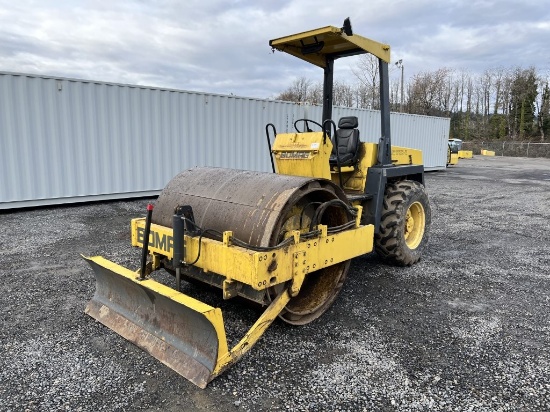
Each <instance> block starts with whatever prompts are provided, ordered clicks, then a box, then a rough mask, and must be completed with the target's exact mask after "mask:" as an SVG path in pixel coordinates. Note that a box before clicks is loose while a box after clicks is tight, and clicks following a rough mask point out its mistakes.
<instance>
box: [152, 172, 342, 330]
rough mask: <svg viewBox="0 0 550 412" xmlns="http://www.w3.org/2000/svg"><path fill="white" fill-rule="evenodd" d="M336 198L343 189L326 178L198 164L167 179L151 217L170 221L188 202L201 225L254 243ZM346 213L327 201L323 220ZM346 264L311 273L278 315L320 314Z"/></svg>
mask: <svg viewBox="0 0 550 412" xmlns="http://www.w3.org/2000/svg"><path fill="white" fill-rule="evenodd" d="M337 198H339V199H341V200H342V201H344V202H346V196H345V194H344V193H343V192H342V190H341V189H340V188H339V187H338V186H336V185H335V184H333V183H332V182H330V181H328V180H325V179H315V178H309V177H296V176H286V175H277V174H272V173H262V172H253V171H246V170H235V169H224V168H210V167H201V168H194V169H189V170H186V171H184V172H181V173H180V174H178V175H177V176H176V177H174V178H173V179H172V180H171V181H170V182H169V183H168V184H167V185H166V187H165V188H164V190H163V191H162V193H161V194H160V196H159V198H158V200H157V203H156V205H155V209H154V212H153V218H152V221H153V223H157V224H160V225H163V226H167V227H172V216H173V215H174V209H175V208H176V207H177V206H181V205H190V206H191V207H192V208H193V214H194V216H195V222H196V224H197V225H198V226H199V227H201V228H202V229H214V230H216V231H219V232H223V231H227V230H231V231H233V236H234V237H235V238H238V239H240V240H242V241H245V242H247V243H249V244H251V245H253V246H274V245H276V244H278V243H279V242H281V241H282V240H283V239H284V238H285V237H286V236H288V235H289V232H290V231H291V230H299V229H302V230H305V231H307V229H308V227H309V223H310V222H311V217H312V216H313V213H314V211H315V207H317V206H318V205H319V204H320V203H323V202H327V201H329V200H332V199H337ZM348 219H349V218H348V216H347V214H346V213H345V211H344V210H343V209H342V208H339V207H332V206H331V207H329V208H328V209H327V211H326V213H325V214H324V215H323V218H322V220H321V223H322V224H326V225H328V226H329V227H331V226H338V225H341V224H344V223H346V222H347V221H348ZM348 269H349V261H347V262H343V263H340V264H337V265H334V266H331V267H328V268H326V269H322V270H319V271H316V272H312V273H311V274H309V275H308V276H307V277H306V280H305V282H304V284H303V286H302V289H301V291H300V294H299V295H298V296H296V297H294V298H293V299H291V301H290V302H289V304H288V305H287V306H286V309H285V310H284V311H283V313H282V314H281V315H280V317H281V318H282V319H283V320H284V321H285V322H288V323H291V324H305V323H308V322H310V321H312V320H314V319H316V318H317V317H319V316H320V315H321V314H322V313H323V312H324V311H325V310H326V309H327V308H328V307H329V306H330V304H331V303H332V302H333V301H334V299H335V297H336V295H337V294H338V292H339V290H340V288H341V286H342V284H343V281H344V279H345V277H346V274H347V271H348ZM275 289H276V288H272V289H271V290H269V291H268V292H267V293H266V298H265V304H268V303H269V301H270V299H271V296H274V295H276V294H277V293H278V292H279V289H276V290H275Z"/></svg>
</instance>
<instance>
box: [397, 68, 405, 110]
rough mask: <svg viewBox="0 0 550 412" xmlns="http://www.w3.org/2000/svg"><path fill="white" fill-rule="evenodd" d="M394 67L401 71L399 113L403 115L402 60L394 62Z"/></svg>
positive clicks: (403, 69)
mask: <svg viewBox="0 0 550 412" xmlns="http://www.w3.org/2000/svg"><path fill="white" fill-rule="evenodd" d="M395 65H396V66H397V68H398V69H401V103H400V104H399V111H400V112H401V113H403V106H404V105H403V88H404V86H403V83H404V77H405V76H404V72H405V66H403V59H399V60H398V61H396V62H395Z"/></svg>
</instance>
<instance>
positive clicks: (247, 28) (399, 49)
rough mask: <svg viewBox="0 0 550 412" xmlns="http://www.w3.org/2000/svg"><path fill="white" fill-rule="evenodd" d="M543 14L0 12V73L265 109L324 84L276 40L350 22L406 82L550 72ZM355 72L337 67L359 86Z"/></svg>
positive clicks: (227, 7) (481, 9)
mask: <svg viewBox="0 0 550 412" xmlns="http://www.w3.org/2000/svg"><path fill="white" fill-rule="evenodd" d="M544 3H545V2H536V1H530V0H527V1H522V2H521V3H520V2H517V1H511V0H502V1H500V2H496V1H462V0H450V1H447V2H433V1H428V0H410V1H406V0H399V1H393V2H389V3H388V2H386V1H382V0H373V1H370V2H368V3H365V2H364V1H359V0H357V1H356V0H343V1H340V2H338V5H336V3H334V2H333V1H326V0H317V1H314V0H303V1H299V2H298V1H291V0H283V1H268V0H258V1H254V0H233V1H227V0H223V1H222V0H213V1H204V0H203V1H196V0H186V1H184V2H183V1H176V0H170V1H169V0H164V1H162V0H161V1H152V0H143V1H129V0H120V1H116V2H106V1H70V0H62V1H56V2H49V1H42V2H30V1H19V2H13V1H0V70H2V71H14V72H29V73H39V74H45V75H54V76H64V77H74V78H84V79H92V80H100V81H109V82H117V83H137V84H143V85H151V86H161V87H170V88H180V89H188V90H199V91H205V92H216V93H226V94H229V93H233V94H237V95H244V96H251V97H270V96H273V95H275V94H277V93H278V92H280V91H281V90H283V89H284V88H285V87H287V86H288V85H289V84H290V83H291V82H292V80H293V79H295V78H297V77H301V76H306V77H308V78H312V79H320V77H321V76H322V72H321V71H319V70H318V69H316V68H314V67H312V66H309V65H307V64H306V63H303V62H301V61H299V60H298V59H295V58H293V57H290V56H286V55H284V54H283V53H275V54H273V53H272V52H271V50H270V48H269V46H268V41H269V39H271V38H276V37H280V36H283V35H287V34H290V33H294V32H300V31H304V30H308V29H312V28H315V27H320V26H325V25H329V24H332V25H340V24H341V23H342V21H343V19H344V18H345V17H347V16H350V17H351V19H352V23H353V27H354V30H355V32H356V33H358V34H362V35H365V36H367V37H371V38H373V39H376V40H379V41H382V42H386V43H389V44H391V45H392V56H393V58H394V59H395V60H397V59H403V61H404V65H405V73H406V76H411V75H413V74H414V73H417V72H421V71H427V70H436V69H438V68H441V67H444V66H446V67H467V68H470V69H471V70H473V71H483V70H484V69H486V68H489V67H491V66H492V67H496V66H504V67H509V66H511V65H522V66H530V65H539V64H542V65H546V66H550V61H549V60H548V59H549V58H548V57H546V56H550V45H548V44H547V43H548V42H547V41H546V39H548V38H550V27H549V26H550V24H549V21H550V17H549V16H550V11H549V10H548V9H550V8H549V7H545V5H544ZM546 6H547V5H546ZM351 64H353V63H351ZM349 65H350V63H349V62H347V61H346V63H343V64H338V66H337V67H338V70H342V73H343V75H344V77H346V78H348V79H349V81H354V79H353V75H352V74H351V70H350V67H349Z"/></svg>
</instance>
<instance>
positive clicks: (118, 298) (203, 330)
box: [83, 256, 228, 388]
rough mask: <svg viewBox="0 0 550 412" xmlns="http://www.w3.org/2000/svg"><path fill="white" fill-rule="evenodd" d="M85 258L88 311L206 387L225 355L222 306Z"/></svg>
mask: <svg viewBox="0 0 550 412" xmlns="http://www.w3.org/2000/svg"><path fill="white" fill-rule="evenodd" d="M83 257H84V259H86V260H87V261H88V263H89V264H90V266H91V267H92V269H93V270H94V273H95V277H96V291H95V294H94V297H93V298H92V300H91V301H90V302H89V303H88V305H87V307H86V313H87V314H88V315H90V316H91V317H93V318H95V319H96V320H98V321H99V322H101V323H103V324H104V325H105V326H107V327H108V328H110V329H112V330H113V331H115V332H116V333H118V334H119V335H121V336H123V337H124V338H126V339H127V340H129V341H131V342H133V343H134V344H136V345H137V346H139V347H140V348H143V349H144V350H146V351H147V352H149V353H150V354H151V355H153V356H154V357H155V358H157V359H158V360H160V361H161V362H162V363H164V364H165V365H167V366H168V367H170V368H172V369H173V370H175V371H176V372H177V373H179V374H180V375H182V376H184V377H185V378H187V379H188V380H190V381H191V382H193V383H194V384H195V385H197V386H199V387H201V388H205V387H206V385H207V383H208V382H209V381H210V380H212V379H213V377H214V376H215V375H213V372H214V370H215V368H216V365H217V363H218V359H219V358H220V357H222V356H227V355H228V351H227V340H226V336H225V329H224V325H223V318H222V313H221V310H220V309H218V308H213V307H211V306H209V305H207V304H205V303H202V302H200V301H198V300H196V299H193V298H191V297H189V296H187V295H184V294H182V293H180V292H177V291H176V290H174V289H171V288H169V287H167V286H165V285H162V284H160V283H158V282H155V281H154V280H151V279H146V280H138V279H137V278H138V275H137V274H136V273H135V272H132V271H131V270H129V269H126V268H124V267H122V266H119V265H117V264H115V263H113V262H110V261H109V260H107V259H104V258H102V257H99V256H96V257H85V256H83Z"/></svg>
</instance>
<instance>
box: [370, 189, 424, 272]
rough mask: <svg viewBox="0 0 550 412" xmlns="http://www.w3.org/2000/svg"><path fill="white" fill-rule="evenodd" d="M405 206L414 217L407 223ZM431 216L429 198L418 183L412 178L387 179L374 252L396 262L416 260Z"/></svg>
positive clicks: (404, 262) (422, 247)
mask: <svg viewBox="0 0 550 412" xmlns="http://www.w3.org/2000/svg"><path fill="white" fill-rule="evenodd" d="M411 205H412V209H411ZM409 209H411V212H409V216H410V214H411V213H413V214H414V215H416V216H418V218H417V219H413V220H412V221H411V222H414V223H409V226H407V211H409ZM422 215H423V216H424V218H423V219H422ZM431 220H432V212H431V209H430V202H429V200H428V195H427V194H426V191H425V189H424V186H423V185H422V184H420V183H418V182H415V181H412V180H402V181H400V182H395V183H389V184H388V185H387V186H386V190H385V193H384V201H383V207H382V214H381V217H380V233H378V234H377V235H376V236H375V237H374V249H375V250H376V253H378V254H379V255H380V256H381V257H382V258H383V259H384V260H386V261H388V262H389V263H393V264H395V265H398V266H410V265H412V264H414V263H416V262H418V261H419V260H420V257H421V256H422V251H423V250H424V249H425V247H426V244H427V242H428V235H429V229H430V223H431ZM415 224H416V228H414V225H415ZM411 225H412V226H413V228H412V230H411ZM406 237H407V238H409V237H410V238H409V239H408V240H407V239H406ZM407 242H408V243H409V244H407Z"/></svg>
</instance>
